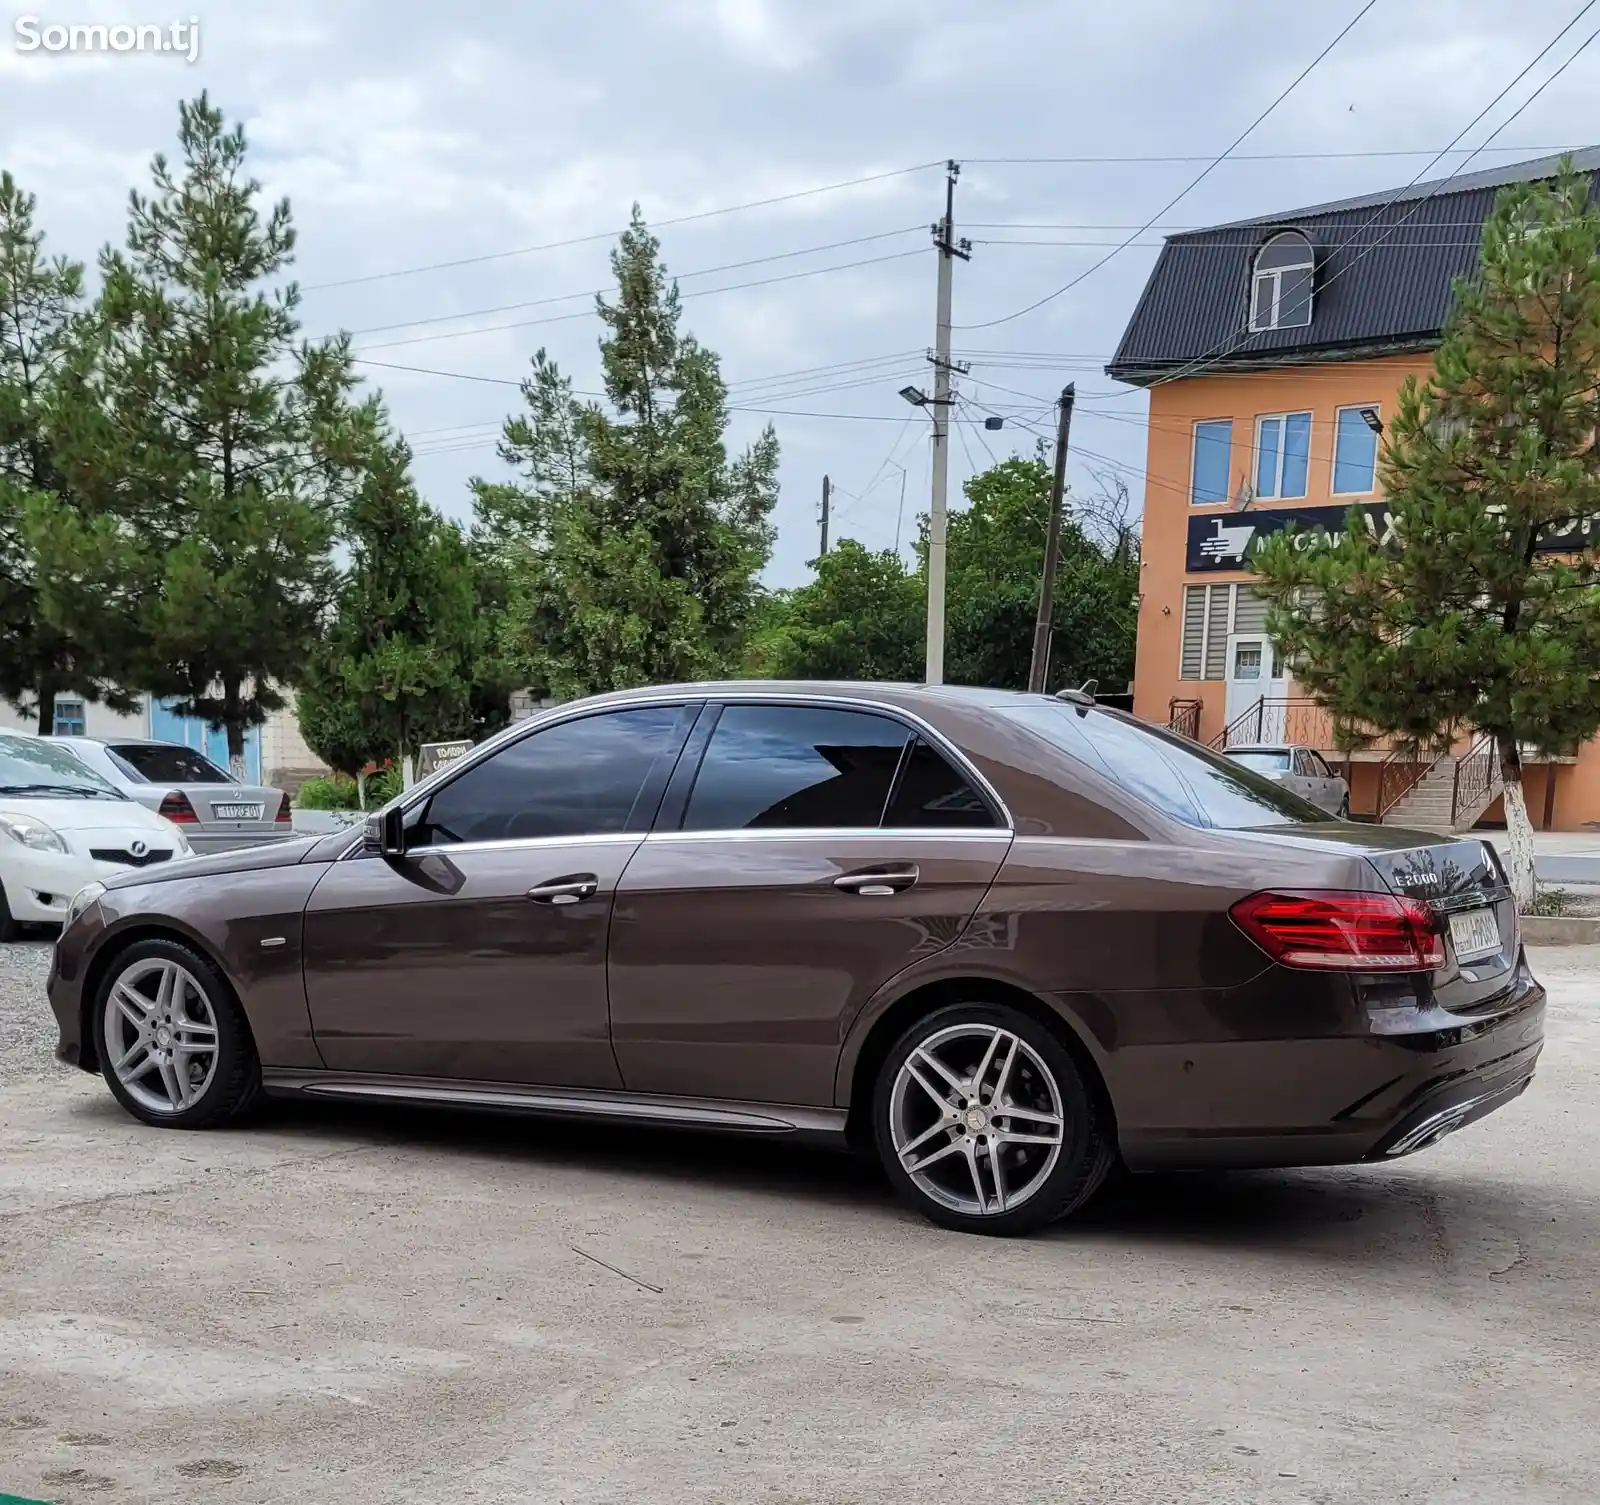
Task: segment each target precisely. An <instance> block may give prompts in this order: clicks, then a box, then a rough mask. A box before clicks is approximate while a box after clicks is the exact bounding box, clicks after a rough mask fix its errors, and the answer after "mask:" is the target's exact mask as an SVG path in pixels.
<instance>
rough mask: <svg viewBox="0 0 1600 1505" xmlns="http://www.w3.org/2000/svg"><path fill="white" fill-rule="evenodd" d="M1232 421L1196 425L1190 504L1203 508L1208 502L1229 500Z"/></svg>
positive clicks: (1221, 420) (1214, 420) (1218, 420)
mask: <svg viewBox="0 0 1600 1505" xmlns="http://www.w3.org/2000/svg"><path fill="white" fill-rule="evenodd" d="M1232 453H1233V420H1232V419H1231V418H1217V419H1211V420H1208V421H1207V422H1205V423H1197V424H1195V426H1194V465H1193V467H1192V472H1193V473H1192V476H1191V479H1190V484H1189V503H1190V505H1191V506H1194V507H1203V506H1205V505H1206V504H1207V503H1208V502H1225V501H1227V500H1228V467H1229V465H1230V464H1231V463H1232V459H1231V457H1232Z"/></svg>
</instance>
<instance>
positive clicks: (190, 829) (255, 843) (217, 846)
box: [183, 826, 301, 856]
mask: <svg viewBox="0 0 1600 1505" xmlns="http://www.w3.org/2000/svg"><path fill="white" fill-rule="evenodd" d="M183 829H184V832H185V833H186V834H187V836H188V838H189V845H190V846H191V847H193V848H194V850H195V852H196V854H197V855H201V856H204V855H208V854H210V853H213V852H238V851H242V850H243V849H245V848H246V847H270V846H273V845H275V844H276V843H278V842H280V841H291V840H293V839H294V837H296V836H298V835H300V834H301V833H300V832H298V831H296V830H295V829H294V827H293V826H274V827H273V828H272V829H271V830H270V831H264V832H261V833H259V834H258V833H256V832H251V831H246V832H240V831H203V830H200V829H199V828H197V827H195V826H185V827H184V828H183Z"/></svg>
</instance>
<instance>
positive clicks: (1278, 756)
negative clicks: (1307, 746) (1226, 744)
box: [1228, 751, 1289, 773]
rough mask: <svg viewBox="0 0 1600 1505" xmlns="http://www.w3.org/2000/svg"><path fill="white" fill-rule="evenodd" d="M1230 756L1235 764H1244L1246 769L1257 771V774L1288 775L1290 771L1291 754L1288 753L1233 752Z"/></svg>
mask: <svg viewBox="0 0 1600 1505" xmlns="http://www.w3.org/2000/svg"><path fill="white" fill-rule="evenodd" d="M1228 756H1229V757H1230V758H1231V759H1232V760H1233V761H1234V762H1235V763H1242V764H1243V765H1244V766H1245V767H1246V768H1253V769H1255V771H1256V772H1257V773H1287V772H1288V769H1289V754H1288V753H1286V752H1265V751H1263V752H1238V751H1233V752H1230V753H1229V754H1228Z"/></svg>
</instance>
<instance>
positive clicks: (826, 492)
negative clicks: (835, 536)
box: [822, 476, 833, 554]
mask: <svg viewBox="0 0 1600 1505" xmlns="http://www.w3.org/2000/svg"><path fill="white" fill-rule="evenodd" d="M832 495H833V487H832V485H831V484H830V482H829V480H828V478H827V477H826V476H824V477H823V478H822V552H823V553H824V554H826V553H827V552H828V500H829V498H830V497H831V496H832Z"/></svg>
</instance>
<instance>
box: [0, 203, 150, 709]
mask: <svg viewBox="0 0 1600 1505" xmlns="http://www.w3.org/2000/svg"><path fill="white" fill-rule="evenodd" d="M34 209H35V200H34V197H33V195H32V194H26V193H24V192H23V191H22V190H21V188H19V187H18V186H17V183H16V181H15V180H14V179H13V178H12V176H11V174H10V173H9V172H0V697H3V698H5V699H6V700H8V701H10V702H11V703H12V704H13V705H14V706H16V708H17V709H18V710H19V711H21V712H23V713H24V714H29V713H32V714H34V715H35V716H36V717H37V724H38V729H39V732H40V734H41V735H44V734H48V733H49V732H50V731H51V730H52V729H53V725H54V710H55V698H56V693H57V692H58V691H63V690H74V691H76V692H77V693H78V694H80V695H83V696H85V697H86V698H88V699H90V700H106V701H108V702H110V703H112V704H113V705H114V706H115V707H116V708H117V709H119V710H131V709H132V707H133V704H134V701H133V699H132V697H131V696H129V695H128V693H127V692H126V691H124V690H122V689H120V688H119V687H117V686H116V685H114V684H113V683H110V682H108V680H107V679H106V677H105V675H104V674H103V673H102V672H101V666H100V665H98V664H97V663H96V662H95V660H94V657H93V655H92V654H90V653H88V652H86V651H85V649H84V647H83V645H82V644H81V643H79V642H78V641H76V640H75V639H74V638H73V637H71V636H70V635H68V634H66V633H64V632H62V631H61V630H60V629H59V628H57V627H55V626H54V625H53V624H52V623H51V622H49V621H48V620H47V619H46V617H45V615H44V611H43V608H42V606H41V603H40V575H39V561H38V559H37V557H36V556H35V554H34V551H33V549H32V548H31V547H30V546H29V543H28V538H27V535H26V529H25V518H26V515H27V512H28V509H29V507H30V506H39V507H43V508H47V509H49V510H51V511H54V512H62V511H65V510H67V509H70V508H73V507H75V506H76V504H77V498H76V496H75V495H74V493H73V492H72V490H71V488H70V487H69V486H68V485H67V482H66V479H65V477H64V476H63V475H62V473H61V467H60V462H59V455H58V437H59V434H60V431H61V430H62V429H63V428H64V427H67V426H69V423H70V415H69V413H68V411H67V408H68V405H69V403H70V401H71V397H72V393H73V390H74V388H73V383H72V382H71V380H70V372H71V371H72V369H73V366H74V361H75V357H76V353H77V346H78V341H79V339H80V336H81V330H80V327H79V322H78V318H79V314H80V312H81V305H82V299H83V268H82V267H81V266H80V265H78V264H77V263H76V262H72V261H68V260H67V259H65V258H64V257H57V258H49V257H47V256H46V255H45V252H44V234H43V232H42V231H39V230H36V229H35V228H34V218H33V216H34Z"/></svg>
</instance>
